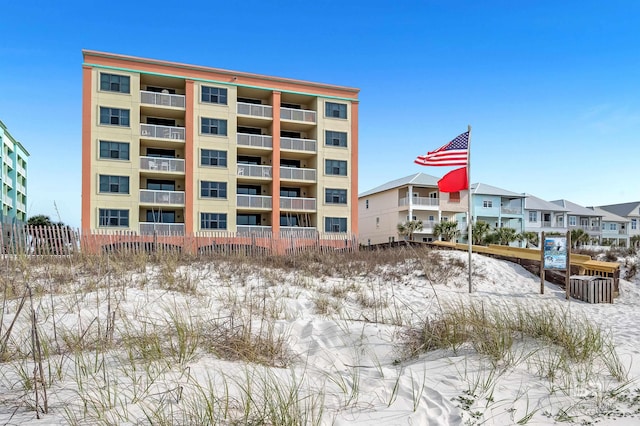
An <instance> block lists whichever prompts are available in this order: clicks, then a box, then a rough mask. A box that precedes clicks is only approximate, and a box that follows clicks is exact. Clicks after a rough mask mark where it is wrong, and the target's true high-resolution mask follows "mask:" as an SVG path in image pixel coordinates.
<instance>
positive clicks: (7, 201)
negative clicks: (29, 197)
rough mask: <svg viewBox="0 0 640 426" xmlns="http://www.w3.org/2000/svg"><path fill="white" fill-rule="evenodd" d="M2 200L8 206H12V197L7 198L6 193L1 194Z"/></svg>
mask: <svg viewBox="0 0 640 426" xmlns="http://www.w3.org/2000/svg"><path fill="white" fill-rule="evenodd" d="M2 202H3V203H5V204H6V205H7V206H9V207H13V199H11V198H9V196H8V195H4V194H3V195H2Z"/></svg>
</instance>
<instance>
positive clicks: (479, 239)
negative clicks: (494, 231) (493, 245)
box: [471, 220, 491, 245]
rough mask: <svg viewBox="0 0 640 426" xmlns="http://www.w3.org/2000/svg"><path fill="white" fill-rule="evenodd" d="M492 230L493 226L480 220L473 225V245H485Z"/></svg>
mask: <svg viewBox="0 0 640 426" xmlns="http://www.w3.org/2000/svg"><path fill="white" fill-rule="evenodd" d="M490 230H491V225H489V223H487V222H485V221H483V220H479V221H477V222H476V223H474V224H472V225H471V239H472V243H473V244H476V245H479V244H485V243H486V242H485V239H486V238H487V234H489V231H490Z"/></svg>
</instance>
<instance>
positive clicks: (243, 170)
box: [238, 164, 272, 179]
mask: <svg viewBox="0 0 640 426" xmlns="http://www.w3.org/2000/svg"><path fill="white" fill-rule="evenodd" d="M238 176H249V177H257V178H267V179H271V176H272V174H271V166H258V165H255V164H238Z"/></svg>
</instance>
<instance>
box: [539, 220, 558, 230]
mask: <svg viewBox="0 0 640 426" xmlns="http://www.w3.org/2000/svg"><path fill="white" fill-rule="evenodd" d="M534 223H535V222H534ZM540 224H541V225H542V227H543V228H564V225H563V224H562V223H557V222H551V221H549V220H543V221H542V222H540Z"/></svg>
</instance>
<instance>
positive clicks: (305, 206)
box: [280, 197, 316, 211]
mask: <svg viewBox="0 0 640 426" xmlns="http://www.w3.org/2000/svg"><path fill="white" fill-rule="evenodd" d="M280 208H281V209H282V210H303V211H315V210H316V199H315V198H300V197H280Z"/></svg>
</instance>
